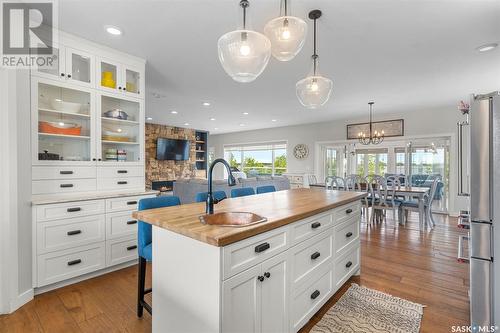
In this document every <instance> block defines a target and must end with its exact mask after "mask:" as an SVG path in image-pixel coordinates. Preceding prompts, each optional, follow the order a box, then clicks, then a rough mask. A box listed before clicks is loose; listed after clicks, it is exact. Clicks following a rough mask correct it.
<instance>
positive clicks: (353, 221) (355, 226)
mask: <svg viewBox="0 0 500 333" xmlns="http://www.w3.org/2000/svg"><path fill="white" fill-rule="evenodd" d="M360 219H361V215H360V214H356V215H355V216H353V217H351V218H350V219H349V220H347V221H345V222H343V223H341V224H339V225H337V226H336V227H335V253H340V252H342V251H343V250H344V249H346V248H348V247H349V246H350V245H351V244H352V243H354V242H357V241H359V220H360Z"/></svg>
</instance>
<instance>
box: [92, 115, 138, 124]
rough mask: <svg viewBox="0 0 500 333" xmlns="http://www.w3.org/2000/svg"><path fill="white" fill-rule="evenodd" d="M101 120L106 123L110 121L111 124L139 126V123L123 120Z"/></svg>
mask: <svg viewBox="0 0 500 333" xmlns="http://www.w3.org/2000/svg"><path fill="white" fill-rule="evenodd" d="M101 119H102V120H103V121H105V122H106V121H109V122H110V123H117V124H124V125H139V122H138V121H134V120H123V119H116V118H108V117H101Z"/></svg>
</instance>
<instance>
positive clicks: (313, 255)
mask: <svg viewBox="0 0 500 333" xmlns="http://www.w3.org/2000/svg"><path fill="white" fill-rule="evenodd" d="M320 255H321V253H319V252H314V253H313V254H311V259H312V260H314V259H318V258H319V256H320Z"/></svg>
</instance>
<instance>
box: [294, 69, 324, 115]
mask: <svg viewBox="0 0 500 333" xmlns="http://www.w3.org/2000/svg"><path fill="white" fill-rule="evenodd" d="M295 87H296V91H297V97H298V99H299V101H300V103H301V104H302V105H304V106H305V107H306V108H308V109H317V108H319V107H321V106H323V105H325V104H326V102H328V100H329V99H330V95H331V94H332V90H333V82H332V80H330V79H328V78H326V77H323V76H321V75H313V76H308V77H306V78H305V79H302V80H300V81H299V82H297V84H296V85H295Z"/></svg>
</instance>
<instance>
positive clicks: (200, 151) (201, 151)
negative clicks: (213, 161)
mask: <svg viewBox="0 0 500 333" xmlns="http://www.w3.org/2000/svg"><path fill="white" fill-rule="evenodd" d="M195 152H197V153H204V152H205V151H204V150H195Z"/></svg>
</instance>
